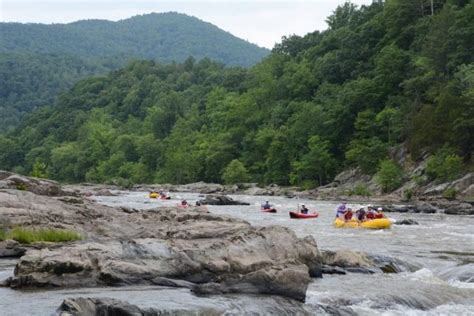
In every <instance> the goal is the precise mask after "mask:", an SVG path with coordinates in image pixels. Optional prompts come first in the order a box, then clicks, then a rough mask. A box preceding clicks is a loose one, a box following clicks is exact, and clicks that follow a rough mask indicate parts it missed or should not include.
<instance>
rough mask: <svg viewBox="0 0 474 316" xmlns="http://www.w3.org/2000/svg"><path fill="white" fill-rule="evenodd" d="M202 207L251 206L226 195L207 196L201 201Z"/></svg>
mask: <svg viewBox="0 0 474 316" xmlns="http://www.w3.org/2000/svg"><path fill="white" fill-rule="evenodd" d="M199 202H200V203H201V204H202V205H250V204H249V203H246V202H240V201H235V200H233V199H232V198H230V197H228V196H225V195H207V196H206V197H205V198H204V199H203V200H200V201H199Z"/></svg>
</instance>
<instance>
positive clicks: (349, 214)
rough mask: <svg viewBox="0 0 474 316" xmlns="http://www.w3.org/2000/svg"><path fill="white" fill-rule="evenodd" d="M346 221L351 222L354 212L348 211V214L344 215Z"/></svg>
mask: <svg viewBox="0 0 474 316" xmlns="http://www.w3.org/2000/svg"><path fill="white" fill-rule="evenodd" d="M344 219H345V220H347V221H348V220H351V219H352V211H347V213H346V214H345V215H344Z"/></svg>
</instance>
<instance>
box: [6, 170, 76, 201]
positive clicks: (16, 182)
mask: <svg viewBox="0 0 474 316" xmlns="http://www.w3.org/2000/svg"><path fill="white" fill-rule="evenodd" d="M8 174H9V173H8V172H5V171H2V175H3V176H2V177H4V178H3V179H1V180H0V189H16V190H24V191H30V192H33V193H35V194H38V195H47V196H60V195H70V194H72V193H71V192H66V191H63V190H62V189H61V186H60V185H59V184H58V183H57V182H56V181H52V180H46V179H39V178H32V177H26V176H21V175H18V174H10V175H9V176H7V177H5V176H6V175H8Z"/></svg>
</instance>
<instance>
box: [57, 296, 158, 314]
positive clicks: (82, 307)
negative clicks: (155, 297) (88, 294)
mask: <svg viewBox="0 0 474 316" xmlns="http://www.w3.org/2000/svg"><path fill="white" fill-rule="evenodd" d="M57 312H58V314H59V316H72V315H100V316H117V315H120V316H156V315H159V313H158V311H157V310H155V309H152V308H139V307H138V306H136V305H132V304H129V303H127V302H124V301H120V300H116V299H113V298H83V297H78V298H67V299H65V300H64V301H63V302H62V304H61V306H59V308H58V310H57Z"/></svg>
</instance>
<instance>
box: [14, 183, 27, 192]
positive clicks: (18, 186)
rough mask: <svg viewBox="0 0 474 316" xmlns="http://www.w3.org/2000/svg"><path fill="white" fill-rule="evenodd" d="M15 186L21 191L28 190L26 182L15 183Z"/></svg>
mask: <svg viewBox="0 0 474 316" xmlns="http://www.w3.org/2000/svg"><path fill="white" fill-rule="evenodd" d="M15 188H16V189H17V190H20V191H26V189H27V187H26V184H24V183H17V184H16V185H15Z"/></svg>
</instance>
